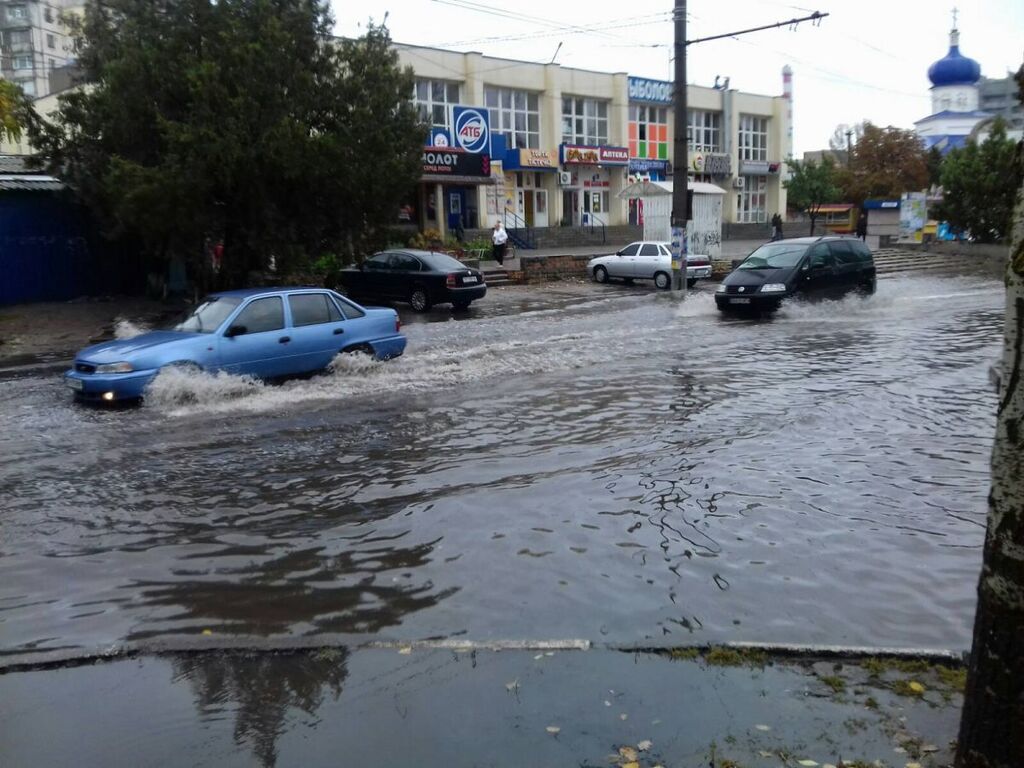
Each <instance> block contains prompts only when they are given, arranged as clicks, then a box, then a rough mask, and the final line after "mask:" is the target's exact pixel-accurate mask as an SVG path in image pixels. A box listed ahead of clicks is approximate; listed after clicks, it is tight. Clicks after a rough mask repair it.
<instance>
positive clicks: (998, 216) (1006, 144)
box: [941, 118, 1021, 243]
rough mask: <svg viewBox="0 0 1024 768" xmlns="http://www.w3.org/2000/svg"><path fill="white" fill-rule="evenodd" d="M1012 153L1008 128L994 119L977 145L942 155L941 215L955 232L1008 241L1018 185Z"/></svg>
mask: <svg viewBox="0 0 1024 768" xmlns="http://www.w3.org/2000/svg"><path fill="white" fill-rule="evenodd" d="M1015 152H1016V144H1015V143H1014V142H1013V140H1011V139H1008V138H1007V137H1006V124H1005V123H1004V122H1003V120H1002V119H1001V118H996V120H995V121H994V122H993V124H992V130H991V132H990V133H989V135H988V138H986V139H985V141H983V142H982V143H981V144H980V145H979V144H978V143H976V142H974V141H969V142H967V144H966V145H965V146H964V147H958V148H956V149H953V150H951V151H950V153H949V154H948V155H946V157H945V158H944V160H943V162H942V172H941V180H942V208H941V214H942V217H943V218H945V219H946V221H948V222H949V223H950V225H951V226H952V227H953V228H954V229H957V230H960V231H964V232H969V233H970V234H971V236H972V237H974V238H975V239H976V240H978V241H979V242H983V243H994V242H999V241H1002V240H1004V239H1005V238H1006V237H1007V235H1008V234H1009V231H1010V220H1011V217H1012V215H1013V204H1014V199H1015V197H1016V194H1017V187H1018V186H1019V185H1020V181H1021V178H1020V168H1019V166H1018V165H1017V164H1016V163H1015V161H1014V156H1015Z"/></svg>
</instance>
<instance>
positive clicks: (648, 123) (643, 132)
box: [629, 104, 668, 160]
mask: <svg viewBox="0 0 1024 768" xmlns="http://www.w3.org/2000/svg"><path fill="white" fill-rule="evenodd" d="M629 156H630V157H638V158H652V159H655V160H668V110H667V109H666V108H665V107H650V106H645V105H641V104H633V105H630V107H629Z"/></svg>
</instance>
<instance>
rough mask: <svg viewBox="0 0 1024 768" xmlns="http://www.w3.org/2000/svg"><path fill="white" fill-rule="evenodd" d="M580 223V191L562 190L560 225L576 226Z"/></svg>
mask: <svg viewBox="0 0 1024 768" xmlns="http://www.w3.org/2000/svg"><path fill="white" fill-rule="evenodd" d="M579 224H580V193H579V191H578V190H575V189H564V190H562V226H564V227H578V226H579Z"/></svg>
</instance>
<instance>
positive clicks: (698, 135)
mask: <svg viewBox="0 0 1024 768" xmlns="http://www.w3.org/2000/svg"><path fill="white" fill-rule="evenodd" d="M687 121H688V128H689V132H690V150H691V151H693V152H721V151H722V113H721V112H706V111H704V110H701V109H693V110H689V111H688V112H687Z"/></svg>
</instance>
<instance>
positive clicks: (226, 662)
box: [172, 648, 348, 766]
mask: <svg viewBox="0 0 1024 768" xmlns="http://www.w3.org/2000/svg"><path fill="white" fill-rule="evenodd" d="M347 659H348V651H346V650H345V649H334V648H329V649H322V650H318V651H313V652H310V653H296V654H287V655H284V654H275V653H265V654H252V655H250V654H240V653H228V652H218V653H213V654H204V655H199V656H187V657H179V658H176V659H174V661H173V662H172V664H173V667H174V671H175V675H176V677H178V678H185V679H186V680H188V682H189V685H191V686H192V690H193V692H194V693H195V697H196V709H197V710H198V711H199V714H200V716H201V717H202V718H204V719H207V718H210V719H213V718H216V717H217V716H218V715H219V714H220V713H221V712H222V711H223V710H224V709H225V708H226V707H230V706H232V705H234V706H235V708H236V711H235V729H234V737H235V743H236V744H248V745H251V747H252V750H253V753H254V754H255V755H256V757H257V758H258V759H259V761H260V763H261V764H262V765H264V766H273V765H275V764H276V763H277V739H278V737H279V736H280V735H281V734H282V733H284V732H285V731H286V730H287V728H288V723H287V718H288V710H289V708H292V707H294V708H296V709H299V710H302V711H303V712H306V713H307V714H310V715H313V714H315V713H316V711H317V710H318V709H319V708H320V705H321V703H322V702H323V698H324V694H325V693H326V692H327V691H330V692H331V694H332V695H333V697H334V699H335V700H337V698H338V697H339V696H340V695H341V687H342V683H343V682H344V680H345V676H346V674H347V666H346V662H347Z"/></svg>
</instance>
